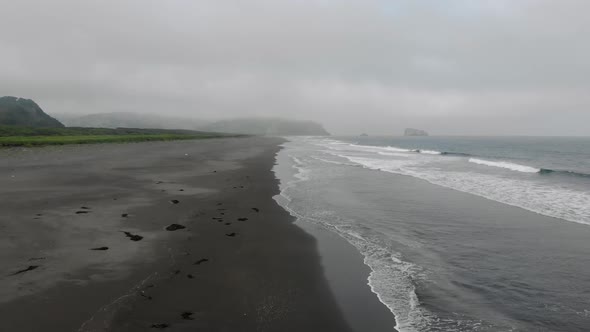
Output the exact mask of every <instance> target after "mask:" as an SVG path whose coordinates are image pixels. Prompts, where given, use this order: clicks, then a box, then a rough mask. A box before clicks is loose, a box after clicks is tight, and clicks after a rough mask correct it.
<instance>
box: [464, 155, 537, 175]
mask: <svg viewBox="0 0 590 332" xmlns="http://www.w3.org/2000/svg"><path fill="white" fill-rule="evenodd" d="M469 162H470V163H474V164H478V165H484V166H490V167H499V168H505V169H509V170H511V171H516V172H522V173H540V172H541V169H540V168H535V167H531V166H526V165H520V164H514V163H510V162H507V161H490V160H485V159H477V158H469Z"/></svg>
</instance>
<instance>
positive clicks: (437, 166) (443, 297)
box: [275, 137, 590, 331]
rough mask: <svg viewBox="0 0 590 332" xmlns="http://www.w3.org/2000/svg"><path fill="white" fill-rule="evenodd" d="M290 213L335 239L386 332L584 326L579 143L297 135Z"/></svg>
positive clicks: (291, 148) (587, 174)
mask: <svg viewBox="0 0 590 332" xmlns="http://www.w3.org/2000/svg"><path fill="white" fill-rule="evenodd" d="M289 140H290V141H289V142H288V143H286V144H285V145H284V149H283V150H282V151H281V152H279V154H278V156H277V166H276V167H275V173H276V174H277V177H278V178H279V179H280V181H281V194H280V195H278V196H277V197H275V199H276V200H277V201H278V202H279V204H281V205H282V206H283V207H285V209H287V210H288V211H289V212H290V213H291V214H293V215H294V216H296V217H298V218H299V219H300V220H302V221H304V222H311V223H315V224H318V225H321V226H322V227H325V228H327V229H329V230H331V231H334V232H336V233H338V234H339V235H341V236H342V237H343V238H345V239H346V240H348V241H349V242H350V243H351V244H352V245H354V246H355V247H356V248H357V249H358V250H359V251H360V252H361V253H362V254H363V256H364V257H365V264H366V265H368V266H369V267H370V268H371V270H372V273H371V275H370V277H369V280H368V283H369V285H370V286H371V288H372V290H373V291H374V292H375V293H376V294H377V295H378V296H379V299H380V300H381V302H383V303H384V304H385V305H386V306H387V307H388V308H389V309H390V310H391V312H392V313H393V314H394V315H395V318H396V322H397V326H396V328H397V329H398V330H399V331H589V330H590V139H589V138H456V137H452V138H444V137H415V138H409V137H408V138H405V137H333V138H320V137H303V138H289Z"/></svg>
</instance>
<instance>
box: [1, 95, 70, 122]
mask: <svg viewBox="0 0 590 332" xmlns="http://www.w3.org/2000/svg"><path fill="white" fill-rule="evenodd" d="M0 125H1V126H23V127H50V128H62V127H63V126H64V125H63V124H62V123H61V122H59V121H57V120H56V119H54V118H52V117H50V116H49V115H47V114H46V113H45V112H43V110H42V109H41V107H39V105H37V104H36V103H35V102H34V101H32V100H30V99H23V98H17V97H0Z"/></svg>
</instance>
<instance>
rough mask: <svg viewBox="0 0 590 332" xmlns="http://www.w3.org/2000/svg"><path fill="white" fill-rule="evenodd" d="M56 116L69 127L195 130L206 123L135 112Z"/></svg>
mask: <svg viewBox="0 0 590 332" xmlns="http://www.w3.org/2000/svg"><path fill="white" fill-rule="evenodd" d="M56 117H57V118H59V119H60V120H61V121H62V122H63V123H64V124H65V125H67V126H68V127H93V128H151V129H187V130H195V129H197V128H199V127H202V126H204V125H205V124H206V122H205V121H199V120H195V119H190V118H177V117H167V116H160V115H154V114H140V113H133V112H111V113H96V114H88V115H82V116H75V115H69V114H57V115H56Z"/></svg>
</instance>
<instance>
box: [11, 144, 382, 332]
mask: <svg viewBox="0 0 590 332" xmlns="http://www.w3.org/2000/svg"><path fill="white" fill-rule="evenodd" d="M279 143H280V140H278V139H269V138H244V139H219V140H209V141H195V142H193V141H183V142H158V143H138V144H120V145H118V144H117V145H88V146H66V147H52V148H35V149H13V150H2V151H0V160H1V163H0V174H3V176H2V177H1V179H0V218H1V220H2V223H1V224H0V231H1V232H2V233H1V235H0V272H2V274H1V275H0V322H2V325H1V326H0V331H4V330H6V331H49V332H51V331H60V332H62V331H146V330H147V331H149V330H159V329H162V330H166V331H352V330H353V329H352V328H350V326H355V327H356V329H355V330H367V331H386V330H391V326H393V320H392V317H391V316H390V314H389V312H388V311H387V310H386V309H383V308H384V307H382V306H380V305H379V303H378V301H377V298H376V296H374V295H373V294H371V293H369V292H368V291H367V292H357V293H359V294H360V295H357V297H356V298H358V297H361V298H362V301H360V304H359V305H362V306H363V308H364V306H365V305H366V303H367V301H369V302H370V307H374V308H376V310H382V312H380V313H378V314H377V315H380V317H382V318H383V319H382V320H380V321H382V322H383V324H381V323H380V324H376V325H378V326H370V329H365V328H364V327H369V326H368V325H365V326H364V327H362V326H363V325H362V324H360V325H359V324H349V321H350V317H344V315H343V311H342V310H341V308H342V307H345V308H346V311H347V312H350V310H351V309H350V308H353V307H354V301H355V298H352V299H349V300H348V302H347V303H346V304H345V305H342V303H340V305H339V302H341V301H340V300H339V301H336V300H335V297H334V296H333V294H332V291H331V289H332V288H331V287H330V284H329V283H328V281H327V280H326V278H325V277H324V273H323V269H322V265H321V259H320V256H319V254H318V250H317V247H316V240H315V239H314V238H313V237H312V236H310V235H309V234H308V233H306V232H305V231H303V230H302V229H301V228H299V227H297V226H296V225H294V224H293V219H292V218H291V217H290V216H289V215H288V213H287V212H285V211H284V210H283V209H282V208H281V207H279V206H278V205H277V204H276V203H275V202H274V200H273V199H272V196H273V195H275V194H276V193H277V183H276V180H275V178H274V174H273V173H272V172H271V168H272V165H273V163H274V155H275V153H276V151H277V150H278V149H279V147H278V144H279ZM181 189H182V190H181ZM171 203H173V204H171ZM81 207H83V208H81ZM79 211H86V212H87V213H77V212H79ZM171 225H182V226H183V227H186V228H180V227H178V226H174V227H172V228H174V231H169V230H167V227H170V226H171ZM92 248H108V250H106V249H103V250H89V249H92ZM33 259H34V260H35V261H34V263H33V264H34V265H33V264H31V260H33ZM349 265H351V266H357V267H358V271H359V274H358V275H359V276H361V273H365V272H366V271H365V269H366V267H364V266H363V265H362V261H361V260H360V257H355V259H351V261H350V262H349ZM31 266H36V267H35V268H34V269H28V268H29V267H31ZM24 270H27V271H26V272H23V273H19V274H14V273H15V272H19V271H24ZM362 271H364V272H362ZM355 278H356V277H355ZM359 278H360V277H359ZM360 279H362V278H360ZM360 279H359V283H360ZM355 280H356V279H355ZM358 286H359V289H362V288H363V287H365V288H367V286H366V284H365V285H363V284H359V285H358ZM339 298H342V296H340V297H339ZM371 299H372V300H371ZM359 309H361V308H359ZM359 311H362V310H359ZM390 323H391V325H389V324H390ZM374 325H375V324H374ZM385 325H386V326H385ZM359 326H361V327H360V328H359Z"/></svg>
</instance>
